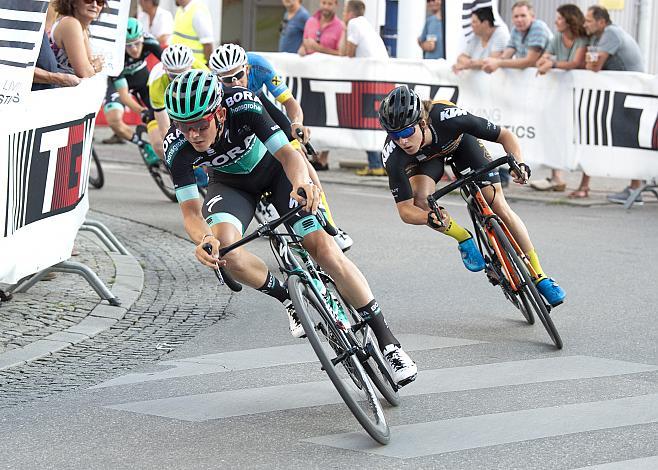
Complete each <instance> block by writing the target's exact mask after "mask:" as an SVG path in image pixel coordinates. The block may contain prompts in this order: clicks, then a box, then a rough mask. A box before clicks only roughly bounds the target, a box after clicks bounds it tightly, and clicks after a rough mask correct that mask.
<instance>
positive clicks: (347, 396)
mask: <svg viewBox="0 0 658 470" xmlns="http://www.w3.org/2000/svg"><path fill="white" fill-rule="evenodd" d="M288 291H289V292H290V298H291V300H292V303H293V305H294V307H295V312H296V313H297V316H298V317H299V320H300V321H301V323H302V326H303V327H304V331H305V332H306V337H307V338H308V340H309V342H310V343H311V346H312V347H313V350H314V351H315V354H316V355H317V356H318V359H319V360H320V363H321V364H322V368H323V369H324V371H325V372H326V373H327V375H328V376H329V379H331V382H332V383H333V384H334V387H336V390H337V391H338V393H339V394H340V396H341V398H342V399H343V401H344V402H345V404H346V405H347V407H348V408H349V409H350V411H351V412H352V414H353V415H354V417H355V418H356V419H357V421H359V423H360V424H361V426H363V429H365V430H366V432H367V433H368V434H370V436H371V437H372V438H373V439H374V440H376V441H377V442H379V443H380V444H388V441H389V440H390V437H391V431H390V429H389V427H388V424H387V423H386V418H385V417H384V411H383V409H382V406H381V404H380V403H379V399H378V398H377V395H376V393H375V389H374V387H373V385H372V383H371V382H370V379H369V378H368V375H367V374H366V372H365V370H364V369H363V366H362V365H361V362H360V361H359V359H358V357H357V356H356V353H355V352H354V351H348V349H351V348H352V346H353V345H351V344H350V342H349V340H348V339H347V338H346V336H345V333H344V332H343V331H341V330H340V329H339V328H338V327H337V326H336V324H335V323H334V321H333V320H331V316H330V315H329V314H328V313H327V312H326V311H325V307H324V302H322V301H320V300H319V299H317V298H316V294H315V292H314V291H313V290H312V289H310V288H309V287H308V286H307V285H306V284H305V283H304V281H303V280H302V279H301V278H300V277H299V276H296V275H292V276H290V278H288Z"/></svg>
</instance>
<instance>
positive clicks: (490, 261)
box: [427, 155, 562, 349]
mask: <svg viewBox="0 0 658 470" xmlns="http://www.w3.org/2000/svg"><path fill="white" fill-rule="evenodd" d="M446 162H447V163H449V164H450V166H451V168H452V170H453V172H454V174H455V175H458V176H459V175H461V176H459V177H458V178H457V179H456V180H455V181H453V182H452V183H450V184H448V185H446V186H444V187H442V188H441V189H439V190H438V191H436V192H435V193H433V194H431V195H430V196H428V198H427V202H428V203H429V206H430V209H431V210H432V211H433V212H434V213H435V215H436V216H437V219H438V220H439V224H443V222H442V221H443V219H442V216H441V215H442V212H441V210H442V208H441V207H440V206H439V205H438V202H437V201H438V200H439V199H440V198H442V197H443V196H445V195H446V194H448V193H450V192H452V191H453V190H456V189H458V190H459V191H460V194H461V196H462V198H463V199H464V200H465V201H466V205H467V208H468V213H469V215H470V217H471V220H472V222H473V229H474V230H473V233H474V235H475V238H476V240H477V243H478V247H479V248H480V252H481V253H482V255H483V257H484V261H485V268H484V271H485V274H486V275H487V279H488V280H489V282H490V283H491V284H492V285H494V286H500V288H501V289H502V291H503V294H504V295H505V297H506V298H507V300H509V301H510V302H511V303H512V305H514V306H515V307H516V308H517V309H519V310H520V311H521V313H522V314H523V316H524V317H525V319H526V321H527V322H528V323H529V324H530V325H532V324H534V322H535V318H534V315H537V316H538V317H539V319H540V320H541V322H542V324H543V325H544V328H546V331H547V332H548V335H549V336H550V338H551V340H552V342H553V344H554V345H555V347H556V348H557V349H562V338H561V337H560V334H559V333H558V331H557V328H556V327H555V324H554V323H553V320H552V319H551V316H550V312H551V306H550V304H548V303H546V302H545V301H544V299H543V297H542V296H541V295H540V294H539V291H538V290H537V287H536V286H535V281H536V280H537V277H538V276H537V273H536V271H535V270H534V268H533V267H532V265H531V264H530V261H529V260H528V258H527V256H526V255H525V253H524V252H523V250H522V249H521V247H520V246H519V244H518V243H517V242H516V240H515V239H514V237H513V236H512V234H511V232H510V231H509V229H508V228H507V226H506V225H505V223H504V222H503V221H502V220H501V219H500V217H498V216H497V215H496V214H494V212H493V211H492V210H491V207H490V206H489V204H488V203H487V201H486V199H485V198H484V196H483V195H482V191H481V190H480V187H479V186H478V185H477V184H476V181H478V180H479V179H480V178H481V177H482V176H484V175H486V174H487V173H489V172H491V171H494V170H495V169H496V168H498V167H499V166H501V165H504V164H508V165H509V166H510V169H511V170H512V171H514V172H515V173H517V174H521V169H520V168H519V165H518V164H517V162H516V160H515V159H514V156H512V155H506V156H504V157H501V158H498V159H496V160H494V161H492V162H490V163H488V164H487V165H485V166H483V167H482V168H479V169H477V170H471V171H470V172H468V173H466V174H463V173H460V172H459V171H458V170H457V168H456V167H455V164H454V162H453V161H452V159H446ZM494 190H495V188H494ZM494 197H495V194H494Z"/></svg>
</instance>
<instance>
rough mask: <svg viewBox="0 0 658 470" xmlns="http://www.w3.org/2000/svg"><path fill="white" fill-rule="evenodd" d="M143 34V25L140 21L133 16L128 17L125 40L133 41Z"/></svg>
mask: <svg viewBox="0 0 658 470" xmlns="http://www.w3.org/2000/svg"><path fill="white" fill-rule="evenodd" d="M142 36H144V27H143V26H142V23H140V22H139V21H137V19H135V18H128V28H127V29H126V42H133V41H136V40H138V39H139V38H141V37H142Z"/></svg>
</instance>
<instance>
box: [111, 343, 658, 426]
mask: <svg viewBox="0 0 658 470" xmlns="http://www.w3.org/2000/svg"><path fill="white" fill-rule="evenodd" d="M651 370H658V367H656V366H649V365H645V364H635V363H630V362H623V361H615V360H610V359H602V358H596V357H588V356H565V357H555V358H547V359H533V360H527V361H511V362H503V363H494V364H483V365H477V366H467V367H454V368H447V369H435V370H423V371H420V373H419V374H418V379H417V380H416V382H414V383H413V384H411V385H409V386H407V387H406V388H403V389H402V390H401V394H402V395H405V396H413V395H425V394H432V393H440V392H454V391H461V390H475V389H482V388H489V387H503V386H509V385H521V384H529V383H541V382H552V381H558V380H573V379H586V378H594V377H607V376H614V375H623V374H633V373H638V372H646V371H651ZM336 403H341V399H340V397H339V395H338V393H337V392H336V390H335V389H334V388H333V386H332V384H331V383H330V382H329V381H323V382H309V383H301V384H286V385H277V386H270V387H262V388H252V389H244V390H231V391H224V392H213V393H204V394H199V395H189V396H180V397H172V398H163V399H157V400H146V401H138V402H130V403H124V404H119V405H113V406H109V408H113V409H116V410H123V411H131V412H135V413H142V414H150V415H156V416H163V417H168V418H175V419H180V420H185V421H203V420H210V419H219V418H227V417H231V416H241V415H248V414H257V413H267V412H272V411H278V410H287V409H295V408H305V407H310V406H319V405H328V404H336Z"/></svg>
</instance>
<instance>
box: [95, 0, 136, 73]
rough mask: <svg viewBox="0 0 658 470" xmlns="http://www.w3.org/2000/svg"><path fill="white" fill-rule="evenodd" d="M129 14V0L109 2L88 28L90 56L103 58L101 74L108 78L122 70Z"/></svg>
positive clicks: (112, 0)
mask: <svg viewBox="0 0 658 470" xmlns="http://www.w3.org/2000/svg"><path fill="white" fill-rule="evenodd" d="M129 12H130V0H109V2H108V5H107V7H105V9H104V10H103V13H101V14H100V16H99V17H98V19H97V20H96V21H94V22H92V23H91V25H90V26H89V33H90V43H91V49H92V54H93V55H100V56H103V59H104V65H103V73H106V74H107V75H110V76H117V75H119V73H121V71H122V70H123V59H124V55H125V48H126V25H127V24H128V13H129Z"/></svg>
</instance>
